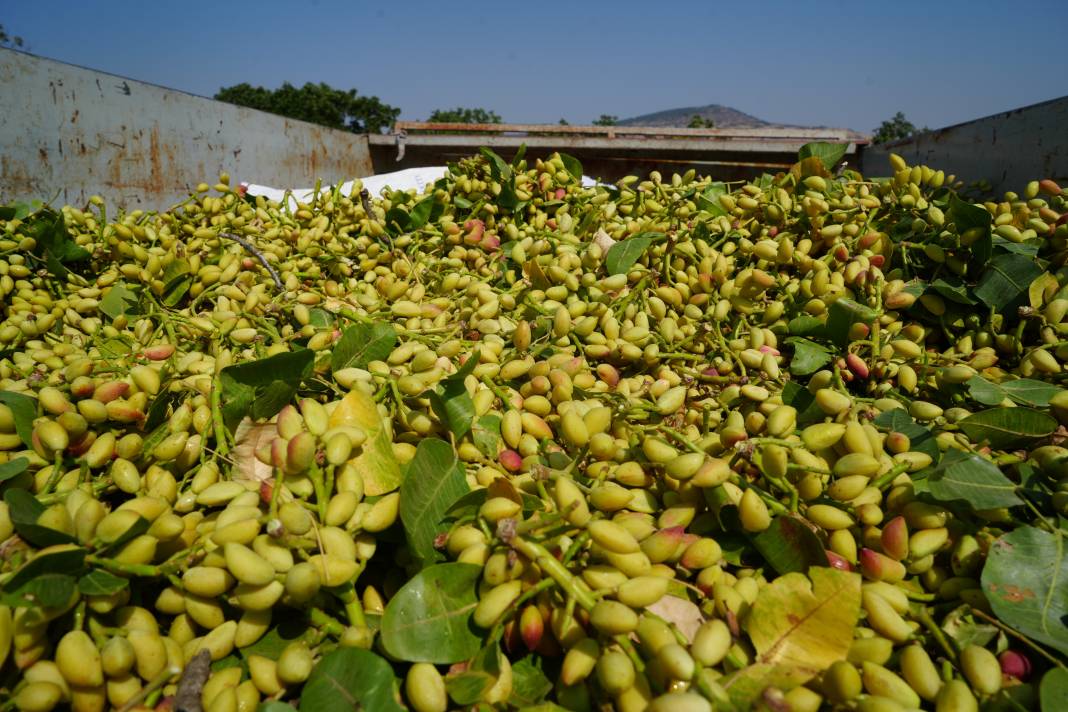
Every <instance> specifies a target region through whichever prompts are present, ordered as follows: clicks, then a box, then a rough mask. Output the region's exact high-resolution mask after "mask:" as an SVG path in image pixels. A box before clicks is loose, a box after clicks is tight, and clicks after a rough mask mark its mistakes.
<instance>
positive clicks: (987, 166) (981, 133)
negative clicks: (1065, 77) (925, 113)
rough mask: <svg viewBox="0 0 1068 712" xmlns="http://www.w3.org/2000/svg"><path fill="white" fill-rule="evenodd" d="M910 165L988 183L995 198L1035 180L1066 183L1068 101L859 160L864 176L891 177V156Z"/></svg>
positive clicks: (874, 151)
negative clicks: (1041, 179) (997, 193)
mask: <svg viewBox="0 0 1068 712" xmlns="http://www.w3.org/2000/svg"><path fill="white" fill-rule="evenodd" d="M891 152H892V153H897V154H899V155H900V156H901V157H902V158H904V159H905V160H906V161H908V162H909V163H910V164H917V163H918V164H926V165H929V166H931V167H932V168H941V169H942V170H944V171H945V172H946V173H954V174H956V176H957V178H958V179H960V180H963V181H965V182H971V181H977V180H987V181H990V184H991V187H992V189H993V190H994V191H996V192H1002V191H1006V190H1015V191H1020V190H1022V189H1023V187H1024V186H1025V185H1026V184H1027V182H1028V181H1030V180H1033V179H1036V178H1053V179H1054V180H1060V181H1063V180H1064V179H1068V96H1066V97H1061V98H1060V99H1053V100H1052V101H1046V102H1043V103H1041V104H1033V105H1031V106H1025V107H1022V108H1019V109H1013V110H1012V111H1006V112H1004V113H1001V114H995V115H993V116H987V117H985V118H982V119H976V120H975V121H969V122H967V123H963V124H957V125H955V126H947V127H946V128H942V129H937V130H935V131H925V132H924V133H921V134H918V135H916V136H913V137H910V138H907V139H904V140H901V141H895V142H893V143H889V144H882V145H878V146H874V145H873V146H866V147H865V148H864V150H863V152H862V155H861V169H862V171H863V172H864V173H865V174H868V175H872V176H878V175H889V173H890V161H889V154H890V153H891Z"/></svg>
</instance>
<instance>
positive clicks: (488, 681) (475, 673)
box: [445, 670, 496, 707]
mask: <svg viewBox="0 0 1068 712" xmlns="http://www.w3.org/2000/svg"><path fill="white" fill-rule="evenodd" d="M494 682H496V678H494V677H493V675H490V674H489V673H488V672H482V671H481V670H465V671H464V672H461V673H460V674H459V675H452V676H450V677H448V678H447V679H446V680H445V689H446V690H448V692H449V697H450V698H452V701H453V702H455V703H456V704H458V705H461V706H463V707H467V706H470V705H474V704H475V703H476V702H478V701H479V700H480V699H482V695H483V694H485V692H486V691H487V690H489V689H490V688H491V687H493V683H494Z"/></svg>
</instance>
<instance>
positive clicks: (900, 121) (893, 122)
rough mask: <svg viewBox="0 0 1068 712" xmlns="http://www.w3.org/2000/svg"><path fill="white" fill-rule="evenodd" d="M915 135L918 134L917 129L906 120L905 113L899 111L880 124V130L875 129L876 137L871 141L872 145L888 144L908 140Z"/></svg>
mask: <svg viewBox="0 0 1068 712" xmlns="http://www.w3.org/2000/svg"><path fill="white" fill-rule="evenodd" d="M914 133H916V127H915V126H913V125H912V122H911V121H909V120H908V119H906V118H905V114H904V113H902V112H900V111H899V112H897V113H896V114H894V115H893V116H892V117H890V118H889V119H887V120H886V121H884V122H882V123H881V124H879V128H877V129H875V135H874V136H872V137H871V140H872V143H888V142H890V141H897V140H899V139H903V138H908V137H909V136H911V135H912V134H914Z"/></svg>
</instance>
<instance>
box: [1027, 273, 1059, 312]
mask: <svg viewBox="0 0 1068 712" xmlns="http://www.w3.org/2000/svg"><path fill="white" fill-rule="evenodd" d="M1059 287H1060V284H1059V283H1058V282H1057V278H1056V277H1054V276H1053V275H1052V274H1050V273H1049V272H1043V273H1042V274H1040V275H1039V276H1038V277H1035V280H1034V281H1033V282H1031V286H1029V287H1028V288H1027V297H1028V299H1029V301H1030V302H1031V308H1032V309H1041V308H1042V305H1043V304H1044V303H1045V301H1046V293H1047V292H1050V293H1056V291H1057V289H1058V288H1059Z"/></svg>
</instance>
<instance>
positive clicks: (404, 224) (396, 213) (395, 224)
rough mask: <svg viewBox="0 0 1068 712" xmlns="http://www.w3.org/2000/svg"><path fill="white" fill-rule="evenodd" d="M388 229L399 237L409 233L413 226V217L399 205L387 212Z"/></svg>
mask: <svg viewBox="0 0 1068 712" xmlns="http://www.w3.org/2000/svg"><path fill="white" fill-rule="evenodd" d="M385 221H386V229H387V230H389V232H390V233H391V234H394V235H399V234H400V233H402V232H407V231H408V228H409V227H410V226H411V223H412V217H411V216H410V215H409V214H408V211H407V210H405V209H404V208H402V207H400V206H399V205H397V206H394V207H392V208H390V209H389V210H387V211H386V218H385Z"/></svg>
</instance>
